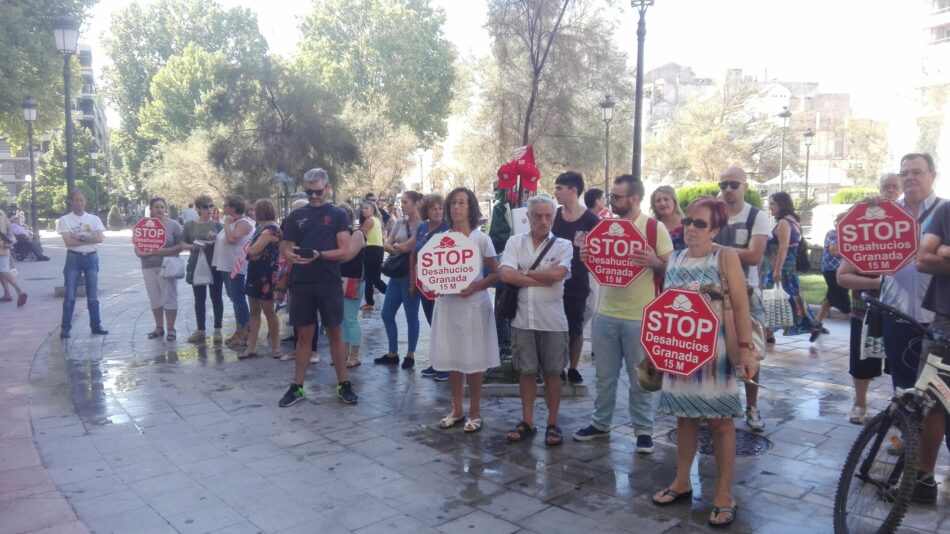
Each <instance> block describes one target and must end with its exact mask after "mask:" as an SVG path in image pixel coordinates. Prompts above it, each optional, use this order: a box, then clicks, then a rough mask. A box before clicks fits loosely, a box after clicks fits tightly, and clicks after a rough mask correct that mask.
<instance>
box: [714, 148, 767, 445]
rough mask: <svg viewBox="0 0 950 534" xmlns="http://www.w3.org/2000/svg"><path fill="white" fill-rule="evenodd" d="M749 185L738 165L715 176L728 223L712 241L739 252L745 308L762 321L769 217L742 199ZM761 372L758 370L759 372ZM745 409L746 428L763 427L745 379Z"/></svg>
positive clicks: (754, 389)
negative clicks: (761, 276)
mask: <svg viewBox="0 0 950 534" xmlns="http://www.w3.org/2000/svg"><path fill="white" fill-rule="evenodd" d="M748 187H749V183H748V177H747V176H746V173H745V171H744V170H742V169H740V168H738V167H729V168H728V169H726V170H724V171H722V174H721V175H720V176H719V190H720V191H722V193H721V194H720V195H719V196H720V197H721V198H722V200H723V201H724V202H725V203H726V208H727V209H728V211H729V222H728V223H727V224H726V226H724V227H723V228H722V229H721V230H719V233H718V234H717V235H716V237H715V238H714V240H715V241H716V243H718V244H720V245H722V246H726V247H732V248H734V249H736V252H738V253H739V261H740V262H742V269H743V270H744V271H745V275H746V284H747V285H748V290H749V308H750V310H749V311H750V312H751V313H752V316H753V317H755V318H756V319H758V320H760V321H762V323H763V324H764V323H765V308H764V307H763V306H762V297H761V295H760V293H759V265H761V264H762V257H763V256H765V243H766V241H768V239H769V218H768V215H766V214H765V212H764V211H762V210H760V209H758V208H755V207H753V206H751V205H749V204H747V203H746V201H745V193H746V190H747V189H748ZM755 348H756V349H757V350H758V351H759V354H762V355H764V354H765V346H764V344H763V346H758V347H755ZM760 372H761V371H760ZM752 381H753V382H755V383H756V384H759V383H760V382H759V375H758V374H757V375H755V376H754V377H752ZM745 397H746V409H745V420H746V424H747V425H749V428H751V429H752V430H755V431H756V432H761V431H763V430H765V422H763V421H762V414H761V413H759V408H758V405H757V403H758V397H759V388H758V386H753V385H752V384H750V383H749V382H746V383H745Z"/></svg>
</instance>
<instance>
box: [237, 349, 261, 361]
mask: <svg viewBox="0 0 950 534" xmlns="http://www.w3.org/2000/svg"><path fill="white" fill-rule="evenodd" d="M248 358H257V353H256V352H253V351H244V352H242V353H240V354H238V356H237V359H239V360H246V359H248Z"/></svg>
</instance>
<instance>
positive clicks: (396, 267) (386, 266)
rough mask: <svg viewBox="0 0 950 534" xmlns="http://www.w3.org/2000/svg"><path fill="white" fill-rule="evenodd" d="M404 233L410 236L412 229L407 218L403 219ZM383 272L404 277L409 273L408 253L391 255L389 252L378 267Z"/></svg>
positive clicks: (392, 276) (391, 275)
mask: <svg viewBox="0 0 950 534" xmlns="http://www.w3.org/2000/svg"><path fill="white" fill-rule="evenodd" d="M405 223H406V234H407V235H409V236H410V237H411V236H412V230H411V229H410V228H409V220H408V219H406V220H405ZM380 271H382V273H383V274H385V275H386V276H388V277H390V278H405V277H406V276H408V275H409V253H408V252H405V253H403V254H397V255H395V256H394V255H392V254H390V255H389V257H388V258H386V261H384V262H383V265H382V267H381V268H380Z"/></svg>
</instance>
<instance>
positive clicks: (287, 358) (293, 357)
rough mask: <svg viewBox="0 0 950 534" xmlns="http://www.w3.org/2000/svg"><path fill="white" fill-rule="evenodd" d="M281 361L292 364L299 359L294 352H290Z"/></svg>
mask: <svg viewBox="0 0 950 534" xmlns="http://www.w3.org/2000/svg"><path fill="white" fill-rule="evenodd" d="M279 359H280V361H282V362H292V361H294V360H296V359H297V355H296V354H295V353H293V352H288V353H287V354H284V355H283V356H281V357H280V358H279Z"/></svg>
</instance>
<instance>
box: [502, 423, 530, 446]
mask: <svg viewBox="0 0 950 534" xmlns="http://www.w3.org/2000/svg"><path fill="white" fill-rule="evenodd" d="M537 431H538V429H537V428H535V427H532V426H531V425H529V424H528V423H526V422H525V421H522V422H520V423H518V424H517V425H516V426H515V427H514V428H513V429H511V430H509V431H508V435H507V438H508V441H510V442H512V443H518V442H519V441H524V440H526V439H528V438H530V437H532V436H534V434H535V433H536V432H537Z"/></svg>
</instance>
